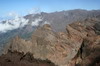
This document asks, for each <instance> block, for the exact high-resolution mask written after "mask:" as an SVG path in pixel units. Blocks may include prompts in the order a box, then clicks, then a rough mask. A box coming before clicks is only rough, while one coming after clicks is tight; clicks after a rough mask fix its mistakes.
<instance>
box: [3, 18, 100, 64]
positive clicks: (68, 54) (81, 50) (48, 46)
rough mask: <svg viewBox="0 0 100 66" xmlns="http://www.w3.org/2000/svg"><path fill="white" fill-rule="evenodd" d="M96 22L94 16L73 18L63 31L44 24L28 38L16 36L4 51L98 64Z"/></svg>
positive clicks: (99, 42) (99, 44)
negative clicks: (80, 19) (57, 30)
mask: <svg viewBox="0 0 100 66" xmlns="http://www.w3.org/2000/svg"><path fill="white" fill-rule="evenodd" d="M99 22H100V21H99V20H97V19H87V20H85V21H81V22H75V23H72V24H69V25H67V28H66V32H55V31H53V30H52V27H51V26H50V25H48V24H46V25H44V26H43V27H41V28H38V29H37V30H36V31H35V32H34V33H33V35H32V37H31V39H30V40H24V39H22V38H20V37H19V36H16V37H15V38H14V39H12V40H11V41H10V42H9V43H8V44H7V45H8V46H6V48H5V49H4V54H7V53H8V50H10V51H11V52H15V51H17V52H21V53H24V54H27V53H31V54H33V55H32V56H33V57H34V58H35V59H41V60H49V61H51V62H52V63H54V64H55V65H58V66H96V65H99V64H100V60H99V58H100V53H99V52H100V35H98V34H97V33H96V31H97V30H98V29H97V28H98V26H97V25H96V24H98V23H99ZM95 27H96V28H95ZM98 31H100V30H98Z"/></svg>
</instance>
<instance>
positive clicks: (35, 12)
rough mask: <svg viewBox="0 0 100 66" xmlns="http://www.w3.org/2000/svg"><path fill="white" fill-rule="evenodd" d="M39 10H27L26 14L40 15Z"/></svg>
mask: <svg viewBox="0 0 100 66" xmlns="http://www.w3.org/2000/svg"><path fill="white" fill-rule="evenodd" d="M40 12H41V11H40V8H32V9H30V10H28V14H37V13H40Z"/></svg>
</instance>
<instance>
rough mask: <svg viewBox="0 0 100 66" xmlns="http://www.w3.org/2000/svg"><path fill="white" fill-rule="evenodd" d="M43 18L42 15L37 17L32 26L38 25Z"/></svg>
mask: <svg viewBox="0 0 100 66" xmlns="http://www.w3.org/2000/svg"><path fill="white" fill-rule="evenodd" d="M42 20H43V19H42V18H41V17H39V18H37V19H35V20H34V21H33V22H32V26H38V25H39V22H40V21H42Z"/></svg>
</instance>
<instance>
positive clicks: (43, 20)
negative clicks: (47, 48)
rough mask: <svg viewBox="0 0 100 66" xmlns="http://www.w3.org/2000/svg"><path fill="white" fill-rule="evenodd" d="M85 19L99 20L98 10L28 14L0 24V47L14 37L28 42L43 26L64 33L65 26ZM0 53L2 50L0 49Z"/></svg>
mask: <svg viewBox="0 0 100 66" xmlns="http://www.w3.org/2000/svg"><path fill="white" fill-rule="evenodd" d="M87 19H93V20H94V19H100V10H91V11H87V10H81V9H75V10H68V11H60V12H52V13H45V12H41V13H39V14H28V15H26V16H23V17H19V16H17V17H15V19H10V20H5V21H2V22H0V27H1V28H0V47H1V48H2V47H3V46H4V45H5V44H6V43H7V42H8V41H9V40H11V39H12V38H14V37H15V36H17V35H18V36H20V37H21V38H23V39H26V40H29V39H30V37H31V35H32V33H33V32H34V31H35V30H36V29H37V28H38V27H42V26H43V25H44V24H50V25H51V27H52V29H53V31H55V32H66V25H67V24H70V23H73V22H81V21H84V20H87ZM0 51H2V49H0Z"/></svg>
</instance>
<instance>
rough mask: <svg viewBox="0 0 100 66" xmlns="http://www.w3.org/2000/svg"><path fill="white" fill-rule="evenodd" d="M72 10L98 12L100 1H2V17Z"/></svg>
mask: <svg viewBox="0 0 100 66" xmlns="http://www.w3.org/2000/svg"><path fill="white" fill-rule="evenodd" d="M72 9H86V10H97V9H100V0H0V17H4V16H5V15H8V14H9V13H10V12H16V13H18V14H21V15H26V14H28V13H32V12H42V11H43V12H55V11H62V10H72Z"/></svg>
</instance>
